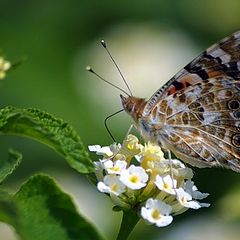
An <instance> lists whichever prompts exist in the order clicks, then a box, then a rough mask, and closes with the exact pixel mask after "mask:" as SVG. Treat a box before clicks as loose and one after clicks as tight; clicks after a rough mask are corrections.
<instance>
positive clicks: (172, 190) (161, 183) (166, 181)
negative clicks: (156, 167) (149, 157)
mask: <svg viewBox="0 0 240 240" xmlns="http://www.w3.org/2000/svg"><path fill="white" fill-rule="evenodd" d="M155 184H156V186H157V187H158V189H159V190H162V191H164V192H166V193H169V194H172V195H175V194H176V187H177V181H176V180H175V179H172V178H171V176H170V175H166V176H159V175H157V176H156V180H155Z"/></svg>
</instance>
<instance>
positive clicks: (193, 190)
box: [184, 180, 209, 200]
mask: <svg viewBox="0 0 240 240" xmlns="http://www.w3.org/2000/svg"><path fill="white" fill-rule="evenodd" d="M184 189H185V191H186V192H187V193H189V194H190V195H192V197H193V198H194V199H200V200H201V199H203V198H206V197H207V196H208V195H209V193H202V192H200V191H198V189H197V187H196V186H195V185H194V182H193V181H191V180H188V181H186V182H185V185H184Z"/></svg>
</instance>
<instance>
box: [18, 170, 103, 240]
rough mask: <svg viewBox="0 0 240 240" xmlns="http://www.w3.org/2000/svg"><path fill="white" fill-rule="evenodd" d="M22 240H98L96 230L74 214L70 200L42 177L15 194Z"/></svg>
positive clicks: (33, 179)
mask: <svg viewBox="0 0 240 240" xmlns="http://www.w3.org/2000/svg"><path fill="white" fill-rule="evenodd" d="M14 200H15V203H16V206H17V209H18V217H19V219H18V222H19V225H18V227H17V229H16V231H17V233H18V234H19V236H20V237H21V238H22V239H24V240H53V239H57V240H77V239H83V240H88V239H91V240H99V239H103V238H102V237H100V235H99V234H98V233H97V231H96V229H95V228H94V227H93V226H92V225H91V224H90V223H89V222H88V221H86V220H85V219H84V218H83V217H82V216H81V215H79V214H78V213H77V210H76V207H75V206H74V204H73V202H72V199H71V198H70V196H69V195H67V194H66V193H64V192H62V191H61V189H60V188H59V187H58V186H57V185H56V183H55V182H54V180H53V179H52V178H50V177H48V176H46V175H43V174H38V175H35V176H33V177H31V178H30V179H29V180H28V181H27V182H26V183H25V184H23V186H22V187H21V188H20V190H19V191H18V192H17V193H16V194H15V196H14Z"/></svg>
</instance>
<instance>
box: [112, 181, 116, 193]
mask: <svg viewBox="0 0 240 240" xmlns="http://www.w3.org/2000/svg"><path fill="white" fill-rule="evenodd" d="M111 190H112V191H113V192H116V191H117V184H116V183H114V184H113V185H112V186H111Z"/></svg>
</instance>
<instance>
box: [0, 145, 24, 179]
mask: <svg viewBox="0 0 240 240" xmlns="http://www.w3.org/2000/svg"><path fill="white" fill-rule="evenodd" d="M21 160H22V155H21V154H20V153H19V152H16V151H14V150H12V149H9V151H8V159H6V160H4V161H1V162H0V183H2V181H3V180H4V179H5V178H6V177H7V176H8V175H10V174H11V173H12V172H13V171H14V170H15V169H16V168H17V166H18V165H19V164H20V162H21Z"/></svg>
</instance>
